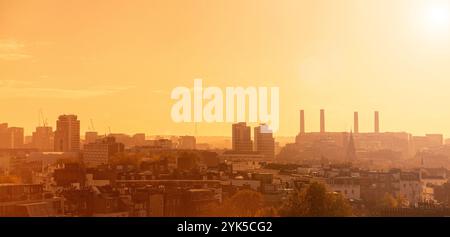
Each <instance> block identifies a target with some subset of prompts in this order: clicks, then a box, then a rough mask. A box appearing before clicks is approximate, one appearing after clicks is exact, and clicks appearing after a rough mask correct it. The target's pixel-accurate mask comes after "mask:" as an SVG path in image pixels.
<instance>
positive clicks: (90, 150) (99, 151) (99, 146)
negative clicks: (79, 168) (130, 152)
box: [83, 137, 124, 167]
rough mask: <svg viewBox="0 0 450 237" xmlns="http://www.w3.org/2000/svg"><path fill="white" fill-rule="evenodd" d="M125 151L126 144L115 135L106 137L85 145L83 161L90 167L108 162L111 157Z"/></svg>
mask: <svg viewBox="0 0 450 237" xmlns="http://www.w3.org/2000/svg"><path fill="white" fill-rule="evenodd" d="M123 151H124V145H123V144H122V143H118V142H116V139H115V138H114V137H105V138H103V139H101V140H97V141H96V142H94V143H89V144H85V145H84V150H83V161H84V163H85V164H86V165H87V166H88V167H95V166H98V165H103V164H108V162H109V160H110V159H111V157H113V156H114V155H115V154H117V153H119V152H123Z"/></svg>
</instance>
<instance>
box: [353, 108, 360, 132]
mask: <svg viewBox="0 0 450 237" xmlns="http://www.w3.org/2000/svg"><path fill="white" fill-rule="evenodd" d="M353 131H354V132H355V133H359V121H358V112H354V113H353Z"/></svg>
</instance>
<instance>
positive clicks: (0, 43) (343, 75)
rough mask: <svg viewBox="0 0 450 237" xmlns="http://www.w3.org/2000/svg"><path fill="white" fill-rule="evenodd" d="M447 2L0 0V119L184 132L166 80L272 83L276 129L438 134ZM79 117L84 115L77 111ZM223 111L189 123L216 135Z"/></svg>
mask: <svg viewBox="0 0 450 237" xmlns="http://www.w3.org/2000/svg"><path fill="white" fill-rule="evenodd" d="M449 12H450V2H449V1H433V0H430V1H418V0H403V1H402V0H399V1H388V0H367V1H359V0H353V1H352V0H342V1H321V0H319V1H317V0H314V1H312V0H311V1H294V0H292V1H291V0H285V1H277V2H276V3H275V2H274V1H225V0H218V1H171V0H169V1H167V0H164V1H156V0H155V1H131V2H127V3H125V2H123V1H95V2H94V1H76V2H67V1H56V0H55V1H49V0H39V1H7V0H0V98H1V99H0V108H1V110H0V121H1V122H9V124H11V126H19V127H25V134H31V132H32V131H34V127H35V126H37V125H38V121H39V116H38V114H39V109H42V110H43V111H44V115H45V117H46V118H48V119H49V122H51V124H53V123H54V121H55V118H57V117H58V115H60V114H63V113H66V114H71V113H73V114H77V115H78V116H79V119H80V120H81V121H82V123H81V131H82V132H84V131H86V130H87V128H88V125H89V123H88V122H87V121H89V119H91V118H92V119H93V121H94V123H95V126H96V129H97V130H98V131H99V132H100V133H106V132H107V131H108V127H110V128H111V130H112V132H129V133H135V132H141V131H143V130H144V131H145V132H146V133H147V134H194V131H195V129H194V124H189V123H181V124H176V123H173V122H172V121H171V119H170V108H171V106H172V104H173V101H172V100H171V99H170V91H171V90H172V89H173V88H175V87H177V86H186V87H192V86H193V85H192V82H193V80H194V79H195V78H202V79H203V82H204V84H205V86H218V87H222V88H223V87H226V86H244V87H245V86H268V87H270V86H278V87H280V129H279V133H278V134H277V135H290V136H294V135H296V134H297V133H298V131H299V125H298V122H297V121H298V109H299V108H302V109H305V111H306V113H305V120H306V127H305V130H306V131H307V132H309V131H319V112H318V111H319V110H320V109H326V111H327V117H326V120H327V122H326V126H327V127H326V129H327V131H348V130H350V129H351V128H352V124H353V112H354V111H358V112H359V130H360V131H361V132H365V131H372V130H373V111H375V110H377V111H380V122H381V124H380V130H382V131H408V132H411V133H413V134H425V133H444V135H446V136H447V137H448V136H449V135H450V124H449V123H448V121H450V110H448V109H447V107H448V101H450V95H449V93H448V88H449V86H450V82H449V78H450V67H448V62H449V61H450V46H449V44H448V41H449V37H450V19H449V14H450V13H449ZM83 121H85V122H84V123H83ZM229 128H230V124H225V123H223V124H205V123H201V124H198V125H197V132H198V134H199V135H203V136H205V135H228V134H229Z"/></svg>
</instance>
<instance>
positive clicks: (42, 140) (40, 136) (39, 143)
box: [31, 126, 54, 151]
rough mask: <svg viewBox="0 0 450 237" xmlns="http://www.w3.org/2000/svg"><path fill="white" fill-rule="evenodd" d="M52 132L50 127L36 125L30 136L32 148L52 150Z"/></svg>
mask: <svg viewBox="0 0 450 237" xmlns="http://www.w3.org/2000/svg"><path fill="white" fill-rule="evenodd" d="M53 140H54V134H53V129H52V127H47V126H44V127H36V131H34V132H33V135H32V138H31V144H32V146H33V148H36V149H38V150H40V151H53V148H54V144H53V142H54V141H53Z"/></svg>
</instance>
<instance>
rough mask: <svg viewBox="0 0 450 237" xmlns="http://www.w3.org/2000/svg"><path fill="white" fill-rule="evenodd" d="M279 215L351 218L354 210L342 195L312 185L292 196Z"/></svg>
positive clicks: (316, 184)
mask: <svg viewBox="0 0 450 237" xmlns="http://www.w3.org/2000/svg"><path fill="white" fill-rule="evenodd" d="M279 213H280V215H281V216H351V215H352V209H351V206H350V204H349V203H348V202H347V201H346V200H345V199H344V198H343V197H342V195H341V194H336V193H330V192H327V190H326V187H325V186H324V185H323V184H319V183H312V184H310V185H309V186H308V188H306V189H305V190H303V191H300V192H297V193H295V194H294V195H292V196H291V198H290V199H289V200H288V201H287V202H286V203H285V204H284V205H283V206H282V207H281V208H280V211H279Z"/></svg>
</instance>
